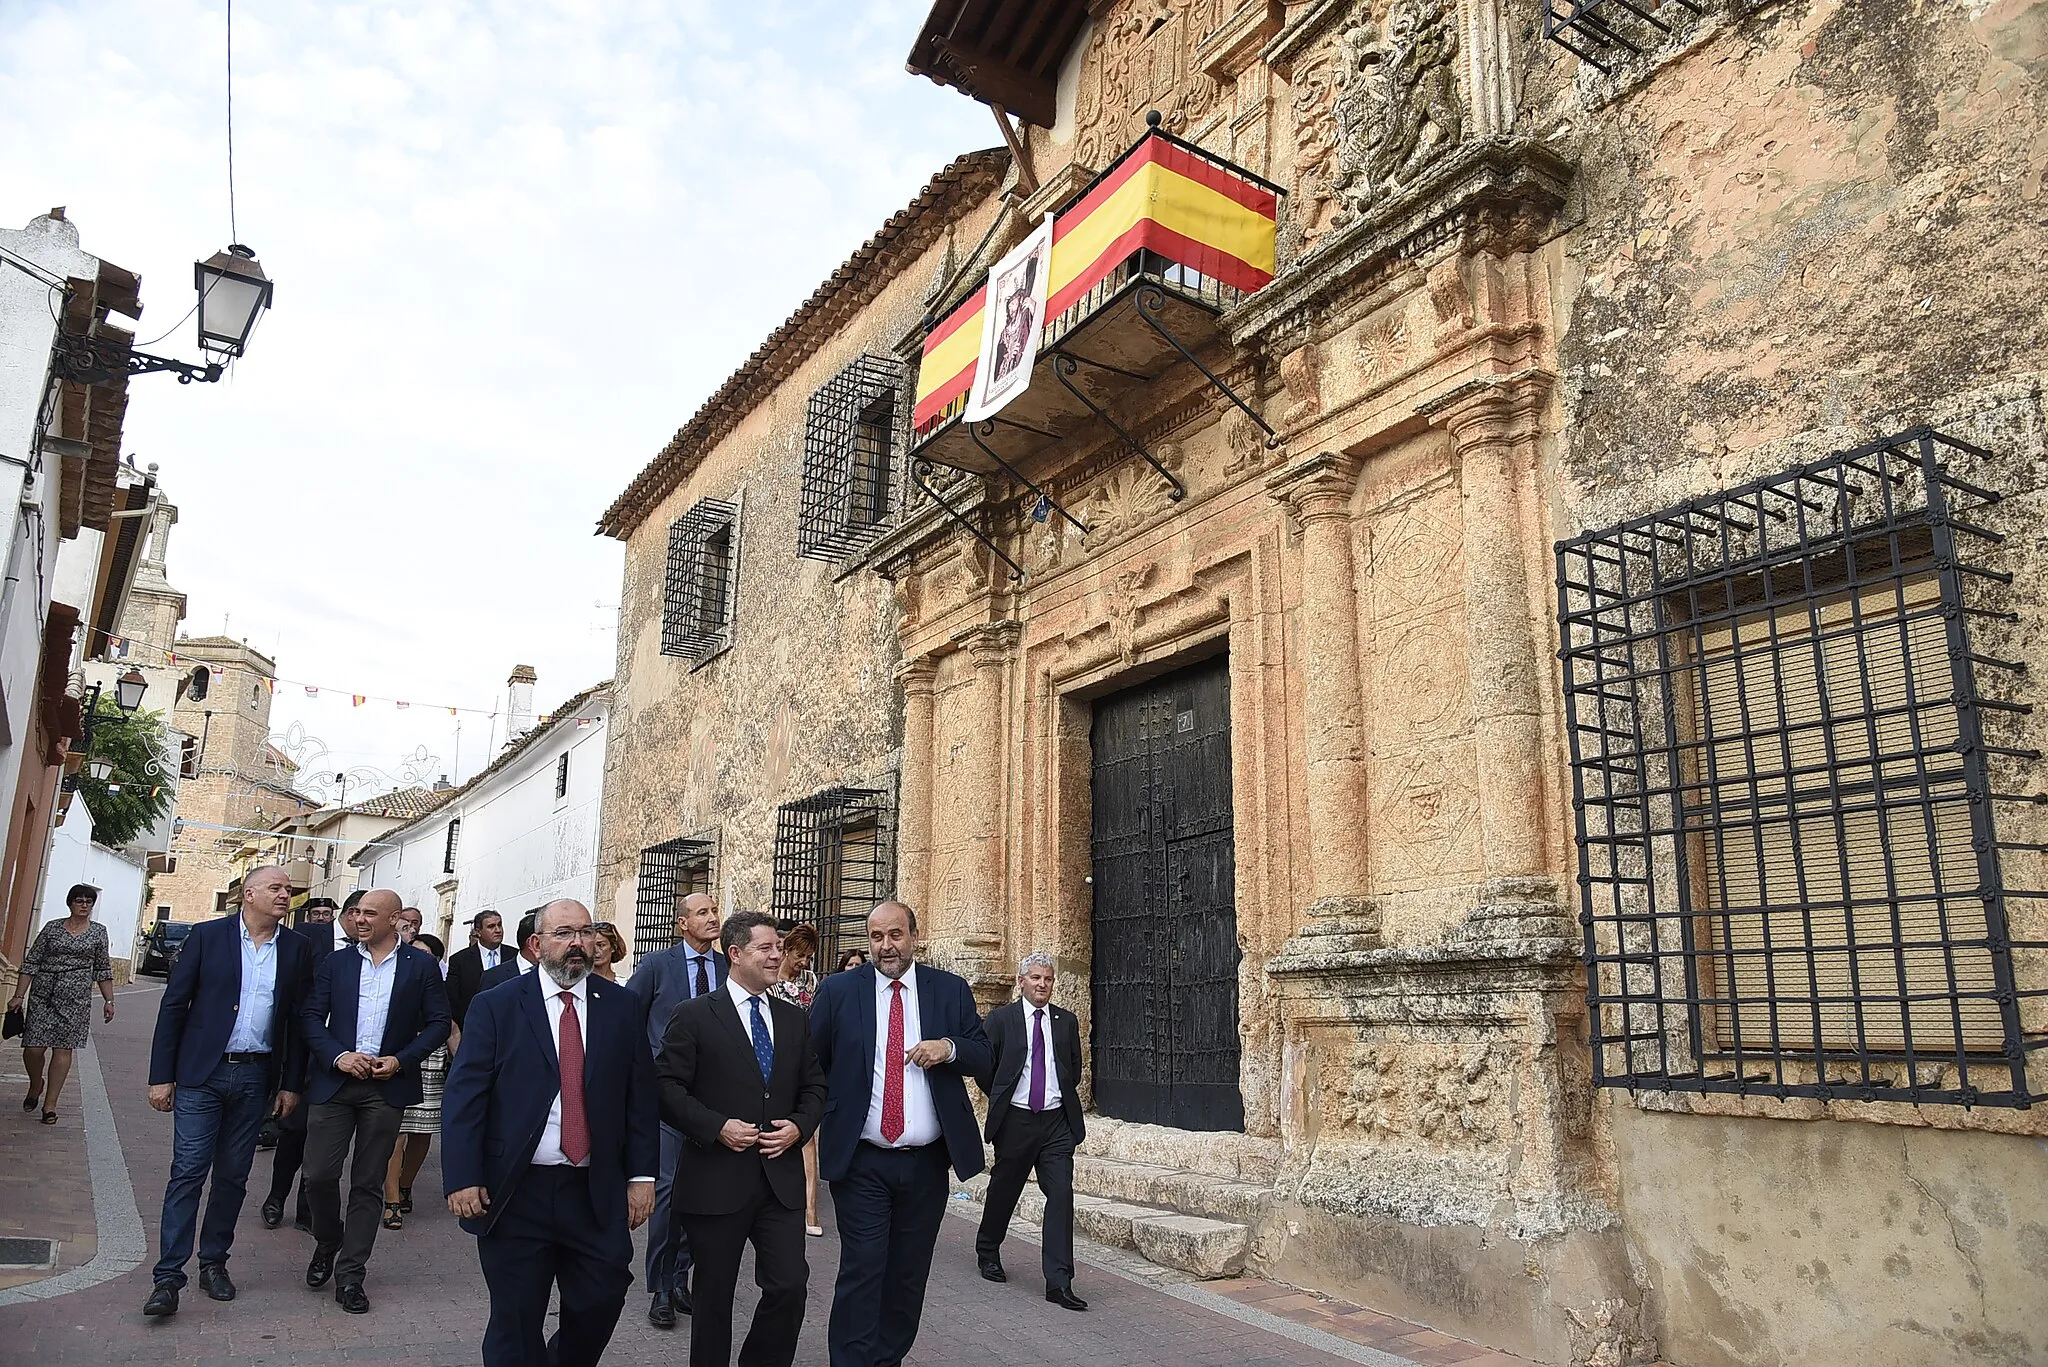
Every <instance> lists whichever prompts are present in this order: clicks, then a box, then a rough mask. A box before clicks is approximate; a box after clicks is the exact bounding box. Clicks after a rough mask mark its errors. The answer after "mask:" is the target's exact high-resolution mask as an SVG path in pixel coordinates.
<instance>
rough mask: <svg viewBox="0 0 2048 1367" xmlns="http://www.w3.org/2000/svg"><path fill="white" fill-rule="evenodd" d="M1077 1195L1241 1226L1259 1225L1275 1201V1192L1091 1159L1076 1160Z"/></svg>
mask: <svg viewBox="0 0 2048 1367" xmlns="http://www.w3.org/2000/svg"><path fill="white" fill-rule="evenodd" d="M1074 1190H1075V1191H1076V1192H1086V1193H1087V1194H1088V1195H1090V1196H1102V1197H1107V1198H1108V1199H1109V1200H1112V1201H1127V1202H1130V1203H1132V1204H1134V1205H1141V1206H1158V1207H1160V1208H1162V1209H1165V1210H1171V1211H1177V1212H1179V1213H1180V1214H1182V1215H1200V1216H1205V1217H1207V1218H1208V1219H1212V1220H1228V1221H1231V1222H1233V1223H1236V1224H1241V1225H1250V1224H1254V1223H1256V1222H1257V1221H1258V1218H1259V1217H1260V1216H1261V1215H1263V1214H1264V1213H1265V1211H1266V1208H1267V1207H1268V1206H1269V1205H1271V1204H1272V1201H1273V1189H1272V1187H1270V1186H1258V1185H1256V1184H1254V1183H1251V1182H1236V1181H1232V1180H1230V1179H1228V1178H1223V1177H1211V1176H1209V1175H1207V1174H1205V1173H1199V1172H1189V1171H1187V1170H1186V1169H1183V1168H1171V1167H1165V1166H1162V1165H1160V1164H1157V1163H1132V1162H1126V1161H1124V1160H1121V1159H1116V1158H1099V1157H1096V1156H1094V1155H1091V1154H1087V1153H1080V1154H1076V1155H1075V1156H1074Z"/></svg>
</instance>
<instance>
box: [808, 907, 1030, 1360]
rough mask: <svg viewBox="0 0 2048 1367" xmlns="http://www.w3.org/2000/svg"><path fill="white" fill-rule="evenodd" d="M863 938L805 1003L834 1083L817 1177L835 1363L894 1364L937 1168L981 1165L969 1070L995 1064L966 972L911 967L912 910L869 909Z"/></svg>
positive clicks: (933, 1217) (932, 1211)
mask: <svg viewBox="0 0 2048 1367" xmlns="http://www.w3.org/2000/svg"><path fill="white" fill-rule="evenodd" d="M868 945H869V950H870V955H871V960H872V962H870V963H868V964H866V965H864V966H862V967H860V968H855V969H851V970H849V971H847V972H845V973H834V974H833V975H832V976H830V977H828V978H826V979H825V981H824V982H823V983H821V984H820V985H819V987H818V994H817V996H816V997H815V998H813V999H812V1001H811V1042H812V1045H813V1046H814V1047H815V1048H816V1050H817V1052H818V1061H819V1062H820V1063H821V1064H823V1065H824V1068H825V1074H826V1077H827V1079H828V1082H829V1085H830V1089H831V1091H830V1095H831V1100H830V1102H829V1103H828V1104H827V1105H826V1108H825V1123H824V1126H823V1127H822V1128H821V1129H820V1131H819V1133H820V1134H821V1135H823V1138H822V1139H821V1140H820V1141H819V1147H818V1175H819V1176H820V1177H822V1178H824V1179H825V1180H826V1181H827V1182H830V1183H831V1184H832V1208H833V1210H834V1212H835V1213H836V1214H837V1216H838V1220H839V1281H838V1284H837V1285H836V1286H835V1287H834V1289H833V1292H832V1321H831V1325H830V1327H829V1329H828V1330H827V1331H826V1339H827V1342H828V1344H829V1346H830V1349H831V1355H832V1367H896V1365H897V1364H898V1363H900V1362H902V1361H903V1357H904V1355H905V1354H906V1353H908V1352H909V1351H910V1345H911V1344H913V1343H915V1342H916V1341H917V1326H918V1321H919V1320H920V1319H921V1318H922V1317H923V1315H924V1288H925V1280H926V1278H927V1277H928V1276H929V1274H930V1272H931V1266H932V1249H933V1247H934V1246H935V1245H936V1244H937V1243H938V1239H939V1225H940V1223H941V1222H942V1221H943V1220H944V1219H945V1218H946V1195H947V1190H948V1184H947V1181H946V1168H947V1166H948V1164H949V1163H950V1165H951V1166H952V1169H953V1171H954V1172H956V1173H958V1174H959V1175H960V1176H961V1177H962V1178H963V1179H964V1178H968V1177H972V1176H973V1175H974V1174H975V1173H977V1172H980V1171H981V1168H982V1149H981V1132H980V1130H979V1129H977V1128H976V1126H975V1123H974V1110H973V1108H972V1107H971V1106H970V1105H969V1104H968V1101H967V1079H968V1078H970V1077H979V1076H982V1075H984V1074H986V1073H987V1072H988V1071H989V1069H990V1066H991V1064H992V1063H993V1058H992V1055H991V1052H990V1050H989V1043H988V1036H987V1035H986V1034H985V1033H983V1031H982V1026H981V1015H980V1013H979V1012H978V1011H977V1010H976V1009H975V1005H974V993H973V992H972V991H971V990H969V988H968V986H967V980H966V979H965V978H961V977H959V976H957V975H955V974H952V973H947V972H944V971H942V970H940V969H936V968H931V967H919V966H918V965H917V962H916V955H917V913H916V912H914V911H912V910H911V909H910V908H909V907H907V906H905V905H903V904H902V903H901V902H884V903H882V904H881V905H880V906H878V907H876V908H875V909H874V911H872V912H871V913H869V915H868Z"/></svg>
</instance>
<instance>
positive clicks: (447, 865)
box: [441, 816, 462, 873]
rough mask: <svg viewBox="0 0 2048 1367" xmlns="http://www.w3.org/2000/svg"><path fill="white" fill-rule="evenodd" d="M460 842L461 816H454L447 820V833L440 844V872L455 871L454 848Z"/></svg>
mask: <svg viewBox="0 0 2048 1367" xmlns="http://www.w3.org/2000/svg"><path fill="white" fill-rule="evenodd" d="M461 843H462V818H461V817H459V816H458V817H454V818H452V819H450V821H449V822H448V835H447V839H446V841H445V842H444V843H443V844H442V846H441V872H443V873H453V872H455V849H456V847H457V846H458V845H460V844H461Z"/></svg>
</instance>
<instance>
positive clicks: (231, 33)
mask: <svg viewBox="0 0 2048 1367" xmlns="http://www.w3.org/2000/svg"><path fill="white" fill-rule="evenodd" d="M227 6H228V241H230V242H240V241H241V240H242V235H241V233H240V232H239V231H238V230H237V228H236V227H235V0H227ZM193 307H195V308H196V307H198V306H197V305H196V304H195V305H194V306H193Z"/></svg>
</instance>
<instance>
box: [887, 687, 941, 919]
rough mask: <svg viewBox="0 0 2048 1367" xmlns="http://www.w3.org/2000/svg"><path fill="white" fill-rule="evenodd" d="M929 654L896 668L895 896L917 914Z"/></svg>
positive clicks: (923, 876) (928, 831)
mask: <svg viewBox="0 0 2048 1367" xmlns="http://www.w3.org/2000/svg"><path fill="white" fill-rule="evenodd" d="M938 673H939V662H938V660H937V659H935V658H934V657H932V656H930V655H924V656H920V657H918V658H917V659H915V660H905V661H904V662H903V663H902V664H900V665H898V666H897V667H896V678H897V680H898V681H899V682H900V683H902V685H903V767H902V770H901V772H900V773H899V774H898V775H897V780H896V785H897V786H896V895H897V897H899V898H901V899H902V900H903V901H905V902H907V903H909V904H910V905H911V906H913V907H915V908H917V911H918V914H920V915H923V914H925V913H926V912H927V911H928V910H929V909H930V903H929V901H928V900H927V899H926V896H925V891H926V888H927V886H928V884H927V879H928V878H929V877H930V874H931V864H932V691H933V689H932V685H933V683H934V681H935V680H936V679H937V678H938Z"/></svg>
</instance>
